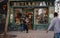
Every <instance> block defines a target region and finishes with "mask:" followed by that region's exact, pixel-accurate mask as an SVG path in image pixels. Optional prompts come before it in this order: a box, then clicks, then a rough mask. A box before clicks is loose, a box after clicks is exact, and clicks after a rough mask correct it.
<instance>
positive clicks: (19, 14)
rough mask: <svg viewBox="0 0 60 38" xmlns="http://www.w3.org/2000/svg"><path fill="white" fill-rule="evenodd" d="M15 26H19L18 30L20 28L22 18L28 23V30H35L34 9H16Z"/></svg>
mask: <svg viewBox="0 0 60 38" xmlns="http://www.w3.org/2000/svg"><path fill="white" fill-rule="evenodd" d="M13 11H14V13H13V14H14V24H16V25H17V28H20V27H19V26H20V24H21V21H22V18H24V19H26V20H25V21H28V23H27V26H28V29H30V30H32V29H33V11H34V10H33V9H32V8H14V10H13Z"/></svg>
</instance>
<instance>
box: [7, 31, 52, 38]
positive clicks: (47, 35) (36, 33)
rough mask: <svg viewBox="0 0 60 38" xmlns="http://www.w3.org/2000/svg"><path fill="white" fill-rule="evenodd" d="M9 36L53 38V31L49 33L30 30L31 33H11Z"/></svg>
mask: <svg viewBox="0 0 60 38" xmlns="http://www.w3.org/2000/svg"><path fill="white" fill-rule="evenodd" d="M7 34H10V35H17V37H15V38H53V31H49V32H48V33H46V31H40V30H30V31H29V33H26V32H25V31H23V32H20V31H11V32H8V33H7Z"/></svg>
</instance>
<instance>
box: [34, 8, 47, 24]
mask: <svg viewBox="0 0 60 38" xmlns="http://www.w3.org/2000/svg"><path fill="white" fill-rule="evenodd" d="M47 23H48V9H47V8H35V9H34V24H47Z"/></svg>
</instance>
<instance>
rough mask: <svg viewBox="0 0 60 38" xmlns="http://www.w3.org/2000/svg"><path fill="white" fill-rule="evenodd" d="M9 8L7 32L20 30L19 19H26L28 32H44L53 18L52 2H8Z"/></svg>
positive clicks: (12, 0) (19, 0)
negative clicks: (27, 20)
mask: <svg viewBox="0 0 60 38" xmlns="http://www.w3.org/2000/svg"><path fill="white" fill-rule="evenodd" d="M9 7H10V8H9V9H10V15H9V25H8V29H9V30H20V24H21V17H24V18H26V17H28V19H29V23H28V28H29V29H30V30H46V29H47V27H48V25H49V22H50V20H51V19H52V18H53V13H54V0H49V1H48V0H37V1H36V0H30V1H27V0H10V6H9ZM51 15H52V16H51Z"/></svg>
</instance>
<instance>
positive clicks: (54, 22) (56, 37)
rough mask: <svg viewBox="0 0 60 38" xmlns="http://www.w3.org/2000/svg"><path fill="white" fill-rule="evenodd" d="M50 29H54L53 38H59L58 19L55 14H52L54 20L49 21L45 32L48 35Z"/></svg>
mask: <svg viewBox="0 0 60 38" xmlns="http://www.w3.org/2000/svg"><path fill="white" fill-rule="evenodd" d="M52 27H54V38H60V19H59V18H58V13H57V12H55V13H54V18H53V19H52V20H51V23H50V25H49V27H48V30H47V31H46V32H47V33H48V31H49V30H50V29H51V28H52Z"/></svg>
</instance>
